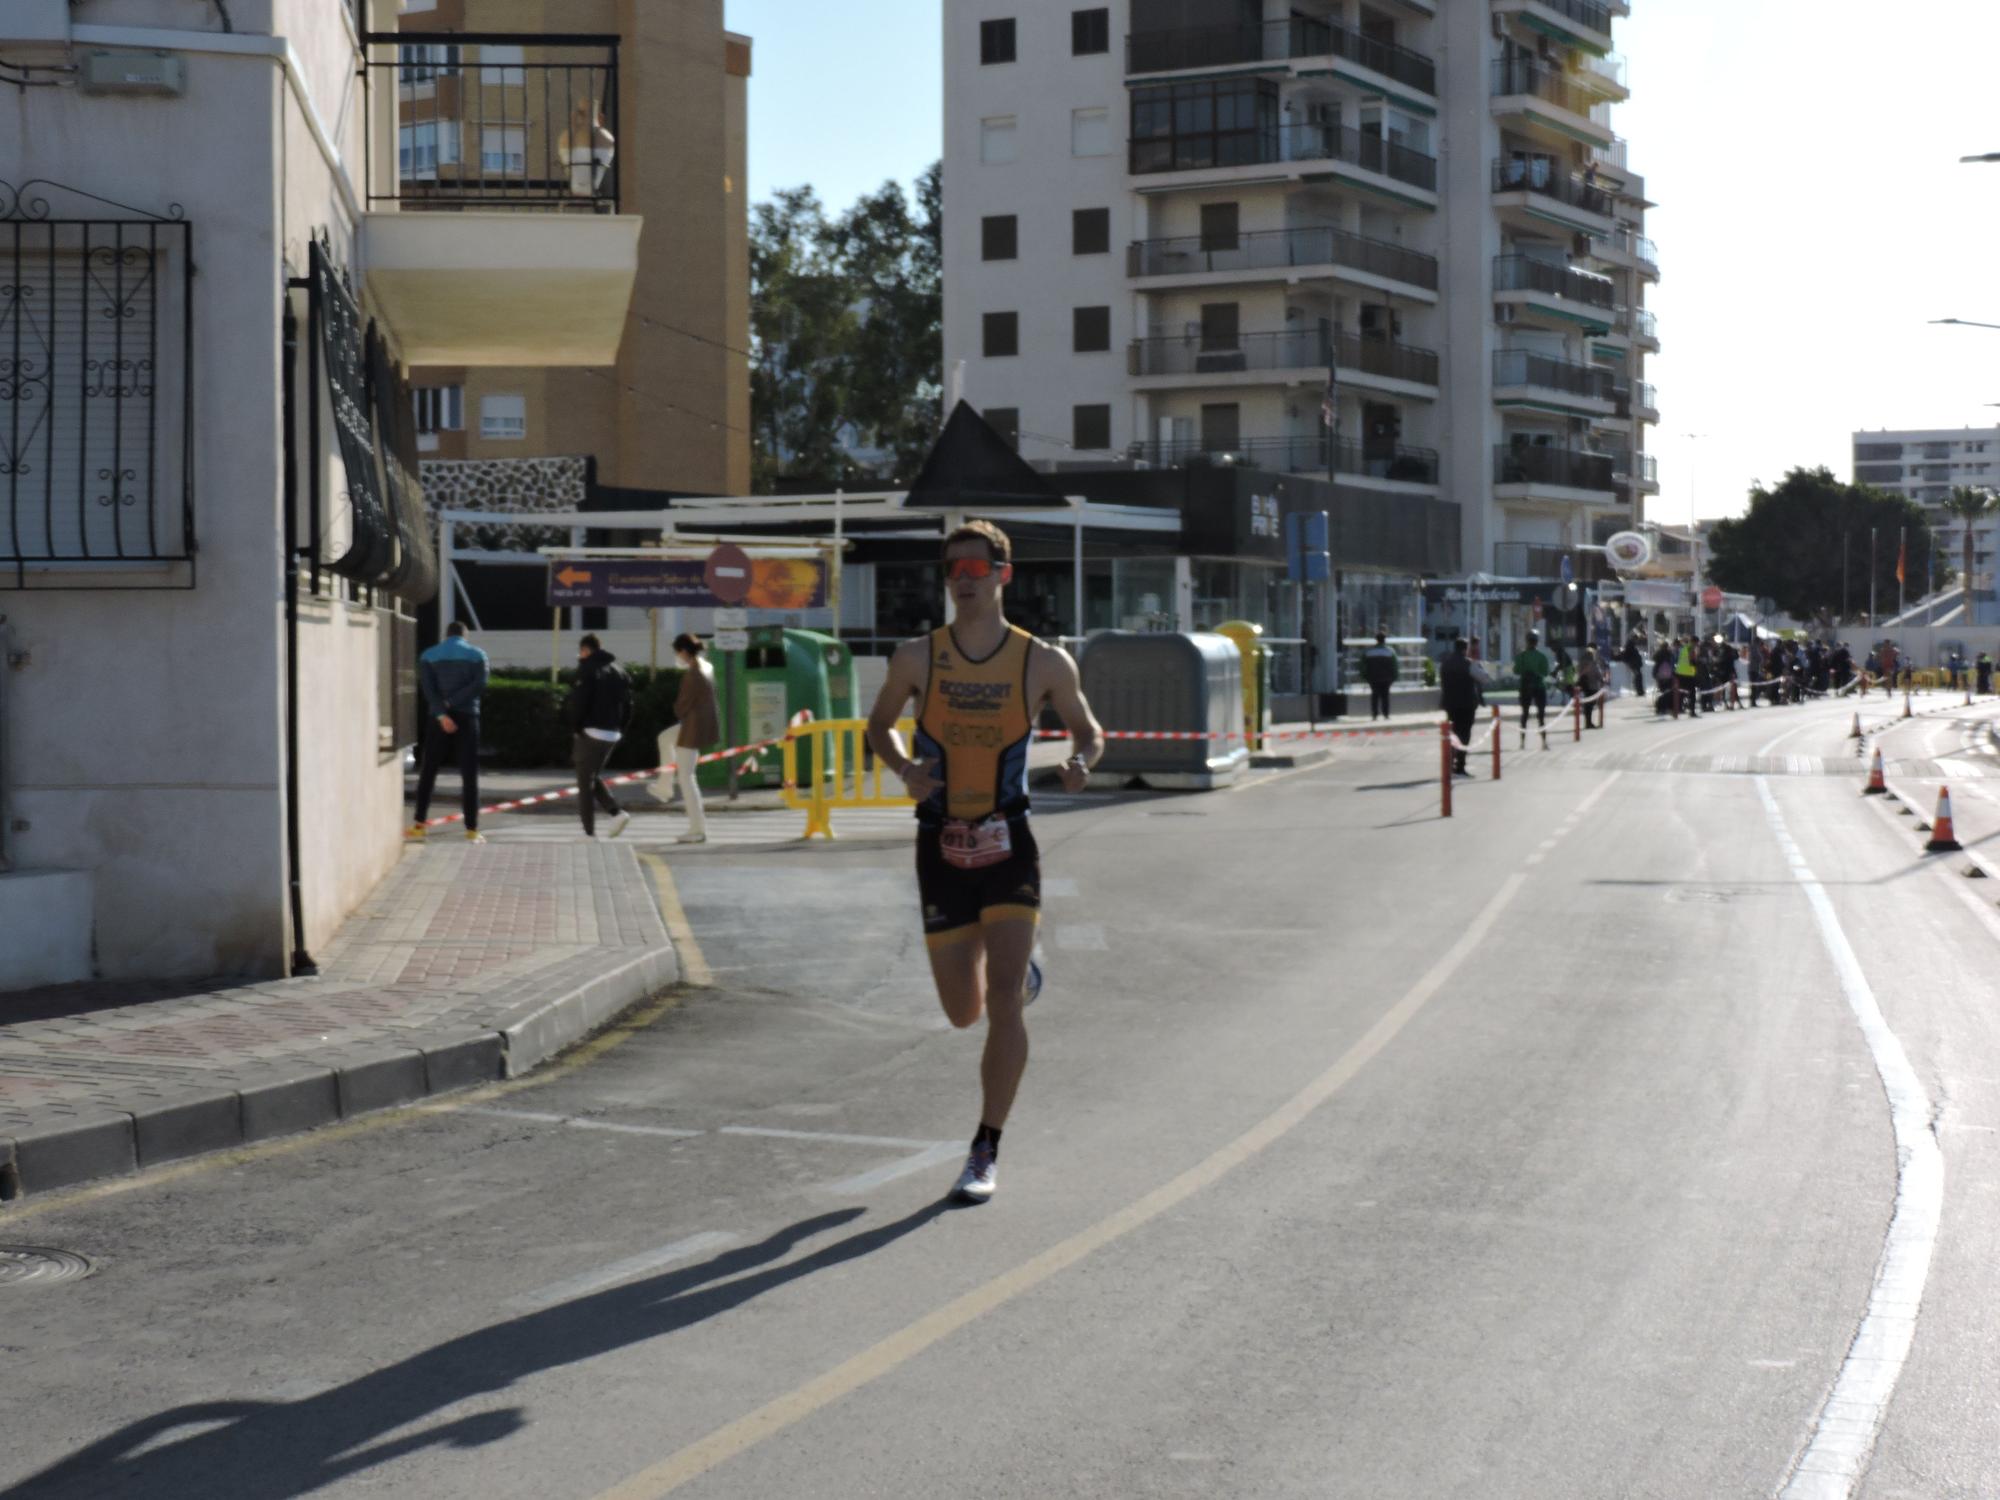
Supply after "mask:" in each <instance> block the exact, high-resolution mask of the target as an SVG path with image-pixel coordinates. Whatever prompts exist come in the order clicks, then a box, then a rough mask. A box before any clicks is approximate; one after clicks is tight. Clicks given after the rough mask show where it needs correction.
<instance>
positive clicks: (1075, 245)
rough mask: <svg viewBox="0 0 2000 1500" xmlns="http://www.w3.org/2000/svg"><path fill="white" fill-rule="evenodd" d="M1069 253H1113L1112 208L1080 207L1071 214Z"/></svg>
mask: <svg viewBox="0 0 2000 1500" xmlns="http://www.w3.org/2000/svg"><path fill="white" fill-rule="evenodd" d="M1069 253H1070V254H1072V255H1109V254H1110V253H1111V210H1110V209H1108V208H1079V209H1076V210H1074V211H1073V212H1072V213H1071V214H1070V216H1069Z"/></svg>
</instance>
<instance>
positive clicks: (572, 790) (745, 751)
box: [423, 739, 784, 828]
mask: <svg viewBox="0 0 2000 1500" xmlns="http://www.w3.org/2000/svg"><path fill="white" fill-rule="evenodd" d="M783 743H784V741H783V740H782V739H776V740H758V741H757V742H756V743H755V744H752V745H732V746H731V747H730V748H729V749H727V750H711V751H710V752H709V753H708V754H706V755H702V756H697V757H696V758H695V764H696V765H698V766H706V765H710V764H713V763H714V762H715V761H718V760H728V759H729V758H730V757H731V756H734V755H751V756H754V754H755V753H756V752H758V751H763V750H768V749H770V748H771V747H772V746H773V745H782V744H783ZM673 769H674V767H672V766H670V765H669V766H660V767H657V768H655V769H654V770H651V771H628V772H626V773H625V774H624V775H623V776H607V777H605V778H604V784H605V785H606V786H629V785H631V784H632V783H633V782H635V781H656V780H658V779H659V778H660V777H661V776H662V775H665V774H666V773H668V772H670V771H672V770H673ZM579 790H581V788H578V787H573V786H565V787H558V788H556V790H554V791H552V792H536V793H534V794H533V795H532V796H528V797H515V798H513V799H512V800H511V801H507V802H495V803H493V804H492V805H491V806H489V807H482V808H480V809H479V815H480V816H481V817H482V818H483V817H485V816H486V815H487V814H488V813H503V812H518V811H520V809H522V808H524V807H533V806H535V805H536V804H537V803H542V802H560V801H562V800H563V799H564V798H565V797H574V796H575V795H576V794H577V793H578V791H579ZM464 821H465V814H464V813H463V812H455V813H447V814H446V815H445V816H444V817H441V818H431V819H429V820H427V821H426V822H425V823H424V825H423V826H424V827H426V828H442V827H443V826H444V825H446V824H447V823H462V822H464Z"/></svg>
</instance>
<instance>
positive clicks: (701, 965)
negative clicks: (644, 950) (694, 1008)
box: [639, 852, 715, 990]
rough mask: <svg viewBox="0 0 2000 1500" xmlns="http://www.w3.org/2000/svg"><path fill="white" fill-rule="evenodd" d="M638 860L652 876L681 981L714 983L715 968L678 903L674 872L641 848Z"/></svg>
mask: <svg viewBox="0 0 2000 1500" xmlns="http://www.w3.org/2000/svg"><path fill="white" fill-rule="evenodd" d="M639 861H640V863H641V864H643V865H645V867H646V873H647V874H649V875H651V876H652V877H653V895H654V897H655V898H656V899H657V901H658V902H659V907H660V916H661V917H662V918H664V919H665V921H666V924H667V935H668V936H669V937H671V938H672V939H673V940H674V952H675V953H677V954H679V955H680V961H681V979H682V981H683V982H684V983H687V984H691V985H693V986H695V987H696V988H697V989H704V990H705V989H707V988H709V986H711V985H713V984H714V983H715V971H714V970H713V969H711V968H709V966H708V960H707V959H706V958H704V957H703V956H702V952H701V944H700V943H697V942H696V941H695V940H694V928H693V927H691V926H689V925H688V918H687V909H686V908H685V907H683V906H682V905H681V893H680V890H679V888H678V887H677V886H675V884H674V872H673V871H672V870H671V869H669V868H668V867H667V862H666V861H665V860H664V859H661V858H660V856H659V855H657V854H647V853H644V852H641V853H640V855H639Z"/></svg>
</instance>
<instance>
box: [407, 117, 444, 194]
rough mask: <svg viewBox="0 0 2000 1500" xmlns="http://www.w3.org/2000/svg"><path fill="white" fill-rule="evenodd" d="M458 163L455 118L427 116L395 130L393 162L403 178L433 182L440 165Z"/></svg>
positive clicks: (412, 180) (411, 180) (410, 180)
mask: <svg viewBox="0 0 2000 1500" xmlns="http://www.w3.org/2000/svg"><path fill="white" fill-rule="evenodd" d="M456 165H458V121H456V120H426V121H424V122H423V123H422V124H420V125H404V126H402V127H401V128H399V129H398V130H397V132H396V166H397V168H398V170H399V171H400V172H401V173H402V176H403V180H404V181H405V182H434V181H436V180H437V169H438V168H439V167H440V166H447V167H450V166H456Z"/></svg>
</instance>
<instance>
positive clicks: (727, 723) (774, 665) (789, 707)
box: [701, 625, 855, 788]
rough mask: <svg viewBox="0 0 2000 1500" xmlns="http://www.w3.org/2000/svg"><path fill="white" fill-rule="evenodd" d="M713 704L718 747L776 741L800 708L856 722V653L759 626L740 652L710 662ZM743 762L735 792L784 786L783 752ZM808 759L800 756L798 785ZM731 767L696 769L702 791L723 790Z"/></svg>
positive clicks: (827, 640) (806, 634) (815, 637)
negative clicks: (720, 741)
mask: <svg viewBox="0 0 2000 1500" xmlns="http://www.w3.org/2000/svg"><path fill="white" fill-rule="evenodd" d="M715 695H716V705H717V707H718V708H719V709H720V710H721V714H722V734H723V743H724V744H725V745H726V746H736V745H752V744H756V743H757V742H758V741H760V740H775V739H781V738H783V736H784V733H785V727H786V726H787V725H788V724H790V723H791V722H792V720H793V718H794V717H796V716H797V715H798V714H799V713H800V712H801V711H802V710H809V711H810V712H811V713H812V716H813V718H814V719H815V720H826V719H851V718H853V717H855V703H854V655H853V653H852V652H851V651H850V650H849V649H848V648H847V647H846V645H844V644H843V643H842V642H840V641H838V640H836V639H834V637H832V636H830V635H821V634H819V633H818V632H817V631H812V630H791V629H787V628H785V627H783V626H779V625H759V626H757V627H755V628H754V629H752V630H751V631H750V644H749V646H748V647H747V648H746V649H744V650H742V651H720V652H717V653H716V659H715ZM752 760H753V757H751V756H747V755H746V756H741V757H738V758H737V760H736V761H735V764H736V765H737V766H739V767H741V768H742V769H741V770H740V771H739V773H738V775H737V779H736V784H737V785H738V786H739V787H744V788H752V787H774V786H777V785H778V784H779V783H780V782H782V781H783V780H784V752H783V750H782V749H781V748H780V747H779V746H776V745H773V746H771V747H770V748H768V749H765V750H762V751H759V752H757V754H756V755H755V757H754V764H751V762H752ZM809 765H810V757H809V756H806V755H804V754H803V752H802V759H801V764H800V771H801V779H803V777H804V774H806V773H807V772H808V768H809ZM730 768H731V765H730V762H727V761H713V762H711V763H710V764H708V765H705V766H703V767H702V768H701V785H702V786H703V787H704V788H722V787H726V786H728V785H729V773H730Z"/></svg>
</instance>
